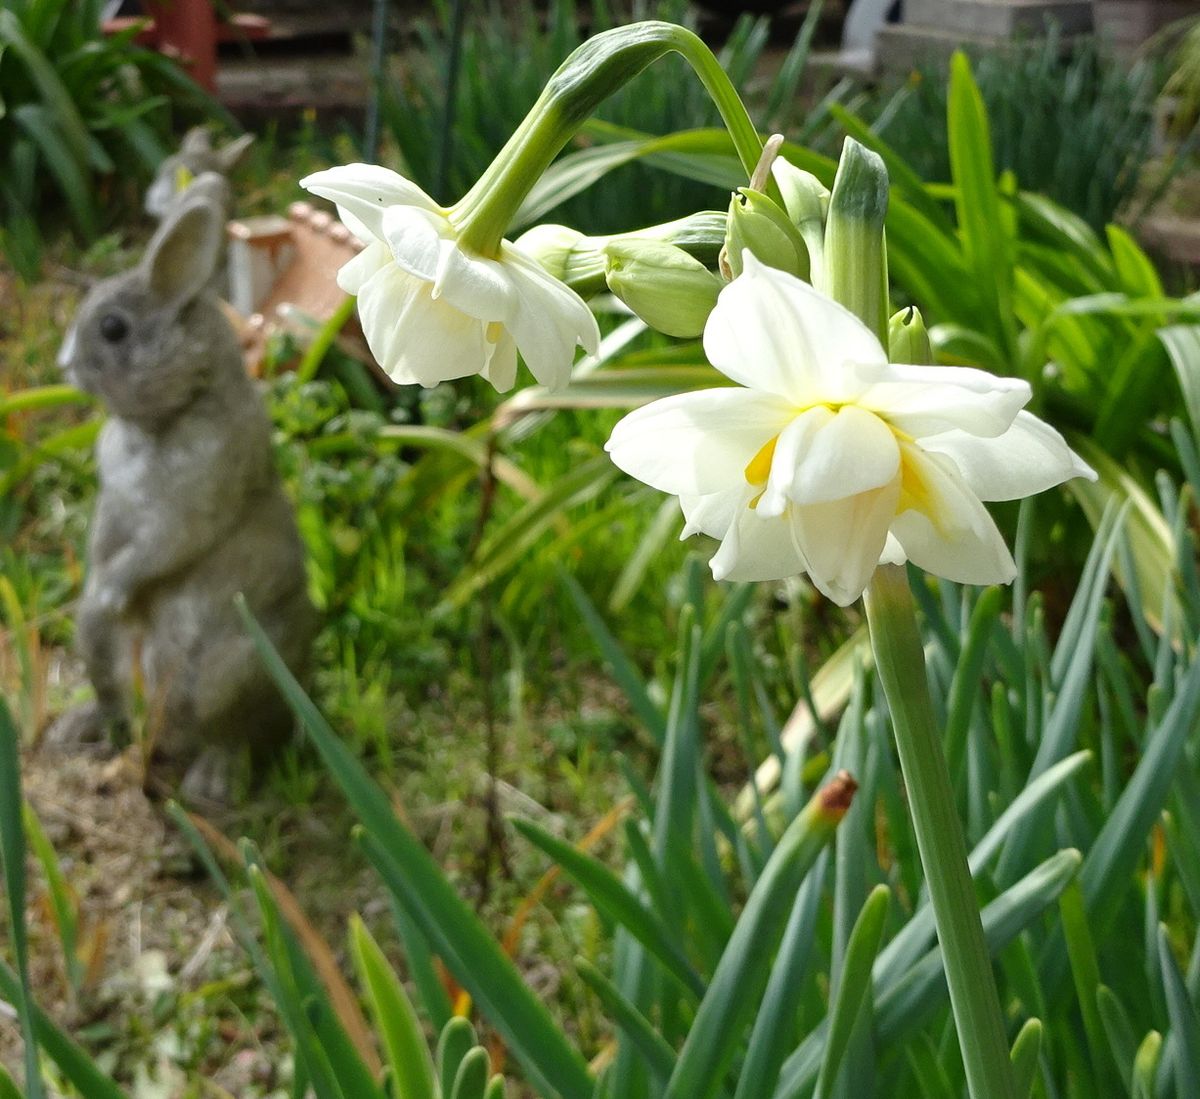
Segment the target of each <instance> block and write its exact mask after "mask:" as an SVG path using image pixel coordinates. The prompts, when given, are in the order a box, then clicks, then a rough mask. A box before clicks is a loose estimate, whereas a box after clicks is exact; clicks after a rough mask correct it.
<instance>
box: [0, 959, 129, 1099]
mask: <svg viewBox="0 0 1200 1099" xmlns="http://www.w3.org/2000/svg"><path fill="white" fill-rule="evenodd" d="M0 997H3V998H4V999H5V1000H7V1001H8V1002H9V1003H12V1004H15V1003H19V1002H20V998H21V981H20V978H19V977H18V976H17V974H16V972H15V971H14V970H13V969H12V968H11V967H10V966H8V965H7V964H5V963H4V962H0ZM32 1019H33V1026H34V1029H35V1031H36V1033H37V1045H36V1046H34V1047H32V1048H34V1049H35V1050H36V1048H37V1046H40V1047H41V1050H42V1052H43V1053H45V1054H46V1056H47V1057H49V1058H50V1060H51V1061H53V1062H54V1063H55V1064H56V1065H57V1066H58V1068H59V1070H60V1071H61V1072H62V1074H63V1076H65V1077H66V1078H67V1080H68V1081H70V1083H71V1084H72V1085H73V1086H74V1087H75V1088H76V1090H78V1092H79V1094H80V1095H86V1096H87V1097H88V1099H127V1097H126V1094H125V1092H123V1091H122V1090H121V1089H120V1088H119V1087H118V1086H117V1085H116V1083H115V1082H114V1081H113V1079H112V1077H111V1076H109V1075H108V1073H106V1072H103V1071H102V1070H101V1069H100V1068H99V1066H98V1065H97V1064H96V1063H95V1061H93V1060H92V1059H91V1058H90V1057H89V1056H88V1055H87V1054H86V1053H85V1052H84V1051H83V1049H82V1048H81V1047H80V1046H79V1045H77V1044H76V1043H75V1042H74V1040H72V1039H71V1038H70V1037H68V1035H67V1034H66V1033H65V1032H64V1031H62V1030H60V1029H59V1028H58V1026H57V1025H56V1024H55V1022H54V1021H53V1020H52V1019H51V1018H50V1016H49V1015H47V1014H46V1013H45V1012H43V1011H42V1010H41V1008H39V1007H38V1006H37V1005H36V1004H34V1005H32ZM33 1079H35V1080H36V1081H38V1082H39V1083H40V1080H41V1077H40V1075H38V1076H35V1077H33ZM36 1086H37V1084H35V1085H34V1087H36ZM34 1094H40V1093H36V1092H33V1091H32V1090H31V1094H30V1096H29V1097H28V1099H33V1096H34Z"/></svg>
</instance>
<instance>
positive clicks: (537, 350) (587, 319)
mask: <svg viewBox="0 0 1200 1099" xmlns="http://www.w3.org/2000/svg"><path fill="white" fill-rule="evenodd" d="M300 185H301V186H302V187H304V188H306V189H307V190H309V191H311V192H312V193H313V194H315V195H320V196H321V197H322V198H327V199H329V200H330V201H331V202H333V203H335V204H336V205H337V210H338V215H339V216H340V217H341V219H342V221H343V223H344V224H345V225H346V227H347V228H348V229H349V230H350V231H351V232H352V233H353V234H354V235H355V236H356V237H358V238H359V240H361V241H362V242H363V244H364V245H365V247H364V249H363V250H362V252H360V253H359V254H358V255H357V256H355V257H354V258H353V259H352V260H350V261H349V262H348V263H347V264H345V265H344V266H343V267H342V269H341V270H340V271H339V272H338V276H337V279H338V286H340V287H341V288H342V289H343V290H345V291H346V293H347V294H354V295H356V296H357V298H358V311H359V317H360V319H361V321H362V328H363V334H364V335H365V336H366V338H367V344H368V346H369V347H370V348H371V353H372V354H373V355H374V356H375V358H376V359H378V361H379V364H380V365H381V366H382V367H383V368H384V370H386V371H387V373H388V375H389V376H390V377H391V378H392V380H393V381H396V382H400V383H413V382H416V383H418V384H420V385H424V386H434V385H437V384H438V383H439V382H444V381H449V380H450V379H452V378H463V377H467V376H468V375H471V374H481V375H482V376H483V377H485V378H487V380H488V381H490V382H491V383H492V385H494V386H495V387H496V388H497V389H498V390H500V391H504V390H507V389H511V388H512V386H513V383H514V382H515V381H516V376H517V352H518V351H519V352H520V353H521V356H522V357H523V358H524V360H525V363H526V365H527V366H528V367H529V369H530V370H531V371H532V373H533V376H534V377H535V378H536V379H537V380H538V381H539V382H541V383H542V384H543V385H547V386H551V387H559V386H562V385H565V384H566V382H567V381H568V379H569V378H570V374H571V364H572V362H573V360H574V358H575V348H576V345H582V346H583V348H584V349H585V350H586V351H588V352H589V353H593V354H594V353H595V351H596V348H597V347H598V345H599V342H600V332H599V329H598V328H597V326H596V319H595V317H594V316H592V312H591V310H590V309H588V307H587V305H586V304H585V303H584V302H583V299H582V298H580V297H579V295H578V294H576V293H575V292H574V291H573V290H571V289H569V288H568V287H566V286H564V285H563V284H562V283H561V282H559V281H558V280H557V279H556V278H554V277H553V276H551V275H550V274H548V273H547V272H546V271H545V270H544V269H543V268H542V267H541V266H539V264H538V263H537V262H536V261H535V260H534V259H532V258H530V257H529V256H528V255H526V254H525V253H524V252H523V251H521V249H519V248H517V247H516V246H514V245H513V244H511V243H510V242H509V241H506V240H505V241H501V242H500V245H499V248H498V251H497V254H496V255H495V256H485V255H479V254H475V253H473V252H471V251H469V250H468V249H466V248H465V247H463V246H462V245H461V244H460V243H459V240H458V234H457V231H456V229H455V226H454V223H453V221H452V220H451V217H450V211H448V210H446V209H444V208H443V207H441V206H439V205H438V204H437V203H436V202H434V201H433V199H431V198H430V197H429V196H428V195H427V194H426V193H425V192H424V191H422V190H421V188H419V187H418V186H417V185H416V184H415V183H412V182H411V181H409V180H407V179H405V178H404V177H403V176H401V175H399V174H398V173H396V172H393V171H391V170H389V169H387V168H382V167H379V166H378V165H374V164H347V165H345V166H343V167H339V168H330V169H328V170H326V171H323V172H316V173H315V174H313V175H310V176H307V177H306V178H304V179H302V180H301V181H300Z"/></svg>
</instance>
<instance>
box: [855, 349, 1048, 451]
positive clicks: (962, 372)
mask: <svg viewBox="0 0 1200 1099" xmlns="http://www.w3.org/2000/svg"><path fill="white" fill-rule="evenodd" d="M858 373H859V376H860V377H862V378H863V380H864V381H869V382H870V384H869V385H867V387H866V388H865V389H864V390H863V392H862V394H861V396H860V397H859V398H858V403H859V404H861V405H862V406H863V407H864V408H869V409H871V410H872V411H873V412H878V413H879V415H880V416H882V417H883V418H884V419H886V420H887V421H888V423H890V424H892V425H893V426H895V427H898V428H899V429H900V430H901V431H903V432H905V433H906V434H908V435H911V436H912V437H913V438H915V439H920V438H922V437H923V436H926V435H936V434H939V433H941V432H943V431H950V430H952V429H955V428H957V429H960V430H962V431H967V432H970V433H971V434H972V435H984V436H995V435H1002V434H1003V433H1004V432H1005V431H1007V430H1008V428H1009V425H1010V424H1012V422H1013V419H1014V418H1015V416H1016V415H1017V413H1018V412H1019V411H1020V410H1021V409H1022V408H1023V407H1024V406H1025V405H1026V404H1028V403H1029V398H1030V397H1031V396H1032V395H1033V391H1032V390H1031V389H1030V388H1029V383H1028V382H1026V381H1023V380H1021V379H1020V378H1001V377H998V376H997V375H995V374H989V373H988V372H987V371H986V370H975V369H972V368H971V367H966V366H897V365H894V364H891V363H888V364H886V365H882V366H868V367H867V368H866V369H860V370H859V371H858Z"/></svg>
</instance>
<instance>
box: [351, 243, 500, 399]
mask: <svg viewBox="0 0 1200 1099" xmlns="http://www.w3.org/2000/svg"><path fill="white" fill-rule="evenodd" d="M358 312H359V317H360V318H361V320H362V327H363V334H364V335H365V336H366V337H367V344H368V345H369V346H370V348H371V353H372V354H373V355H374V356H375V358H376V359H378V360H379V363H380V365H381V366H382V367H383V368H384V370H386V371H387V373H388V375H389V376H390V377H391V378H392V380H393V381H396V382H399V383H401V384H412V383H414V382H415V383H417V384H420V385H423V386H435V385H437V384H438V383H439V382H443V381H449V380H450V379H452V378H462V377H466V376H467V375H470V374H476V373H478V372H479V371H480V370H482V369H483V368H484V367H485V366H486V365H487V363H488V360H489V359H490V357H491V355H492V353H493V351H494V350H495V348H494V347H493V345H491V344H489V343H488V341H487V339H486V338H485V334H484V333H485V326H484V325H483V324H482V323H481V322H480V321H477V320H475V319H474V318H472V317H468V316H466V315H465V314H464V313H461V312H460V311H459V310H457V309H455V308H453V307H452V306H449V305H446V304H445V303H444V302H440V301H438V300H437V299H435V298H434V297H433V296H432V295H431V293H430V284H429V283H427V282H423V281H421V280H420V279H416V278H413V276H412V275H410V274H408V272H406V271H404V270H402V269H401V268H399V267H398V266H396V265H395V264H388V265H387V266H386V267H384V268H383V269H382V270H380V271H379V272H378V273H377V274H376V275H374V276H373V277H372V278H371V279H370V280H369V281H368V282H367V283H366V284H365V285H364V286H363V288H362V290H361V291H360V293H359V295H358Z"/></svg>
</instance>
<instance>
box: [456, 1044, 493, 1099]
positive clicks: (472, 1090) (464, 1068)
mask: <svg viewBox="0 0 1200 1099" xmlns="http://www.w3.org/2000/svg"><path fill="white" fill-rule="evenodd" d="M489 1065H490V1062H489V1060H488V1053H487V1050H486V1049H483V1048H482V1047H480V1046H476V1047H475V1048H474V1049H472V1050H470V1051H469V1052H468V1053H467V1055H466V1056H465V1057H464V1058H463V1059H462V1061H461V1062H460V1063H459V1066H458V1072H456V1073H455V1074H454V1088H453V1090H452V1091H451V1092H450V1099H483V1093H484V1089H485V1088H486V1087H487V1084H488V1068H489Z"/></svg>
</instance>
